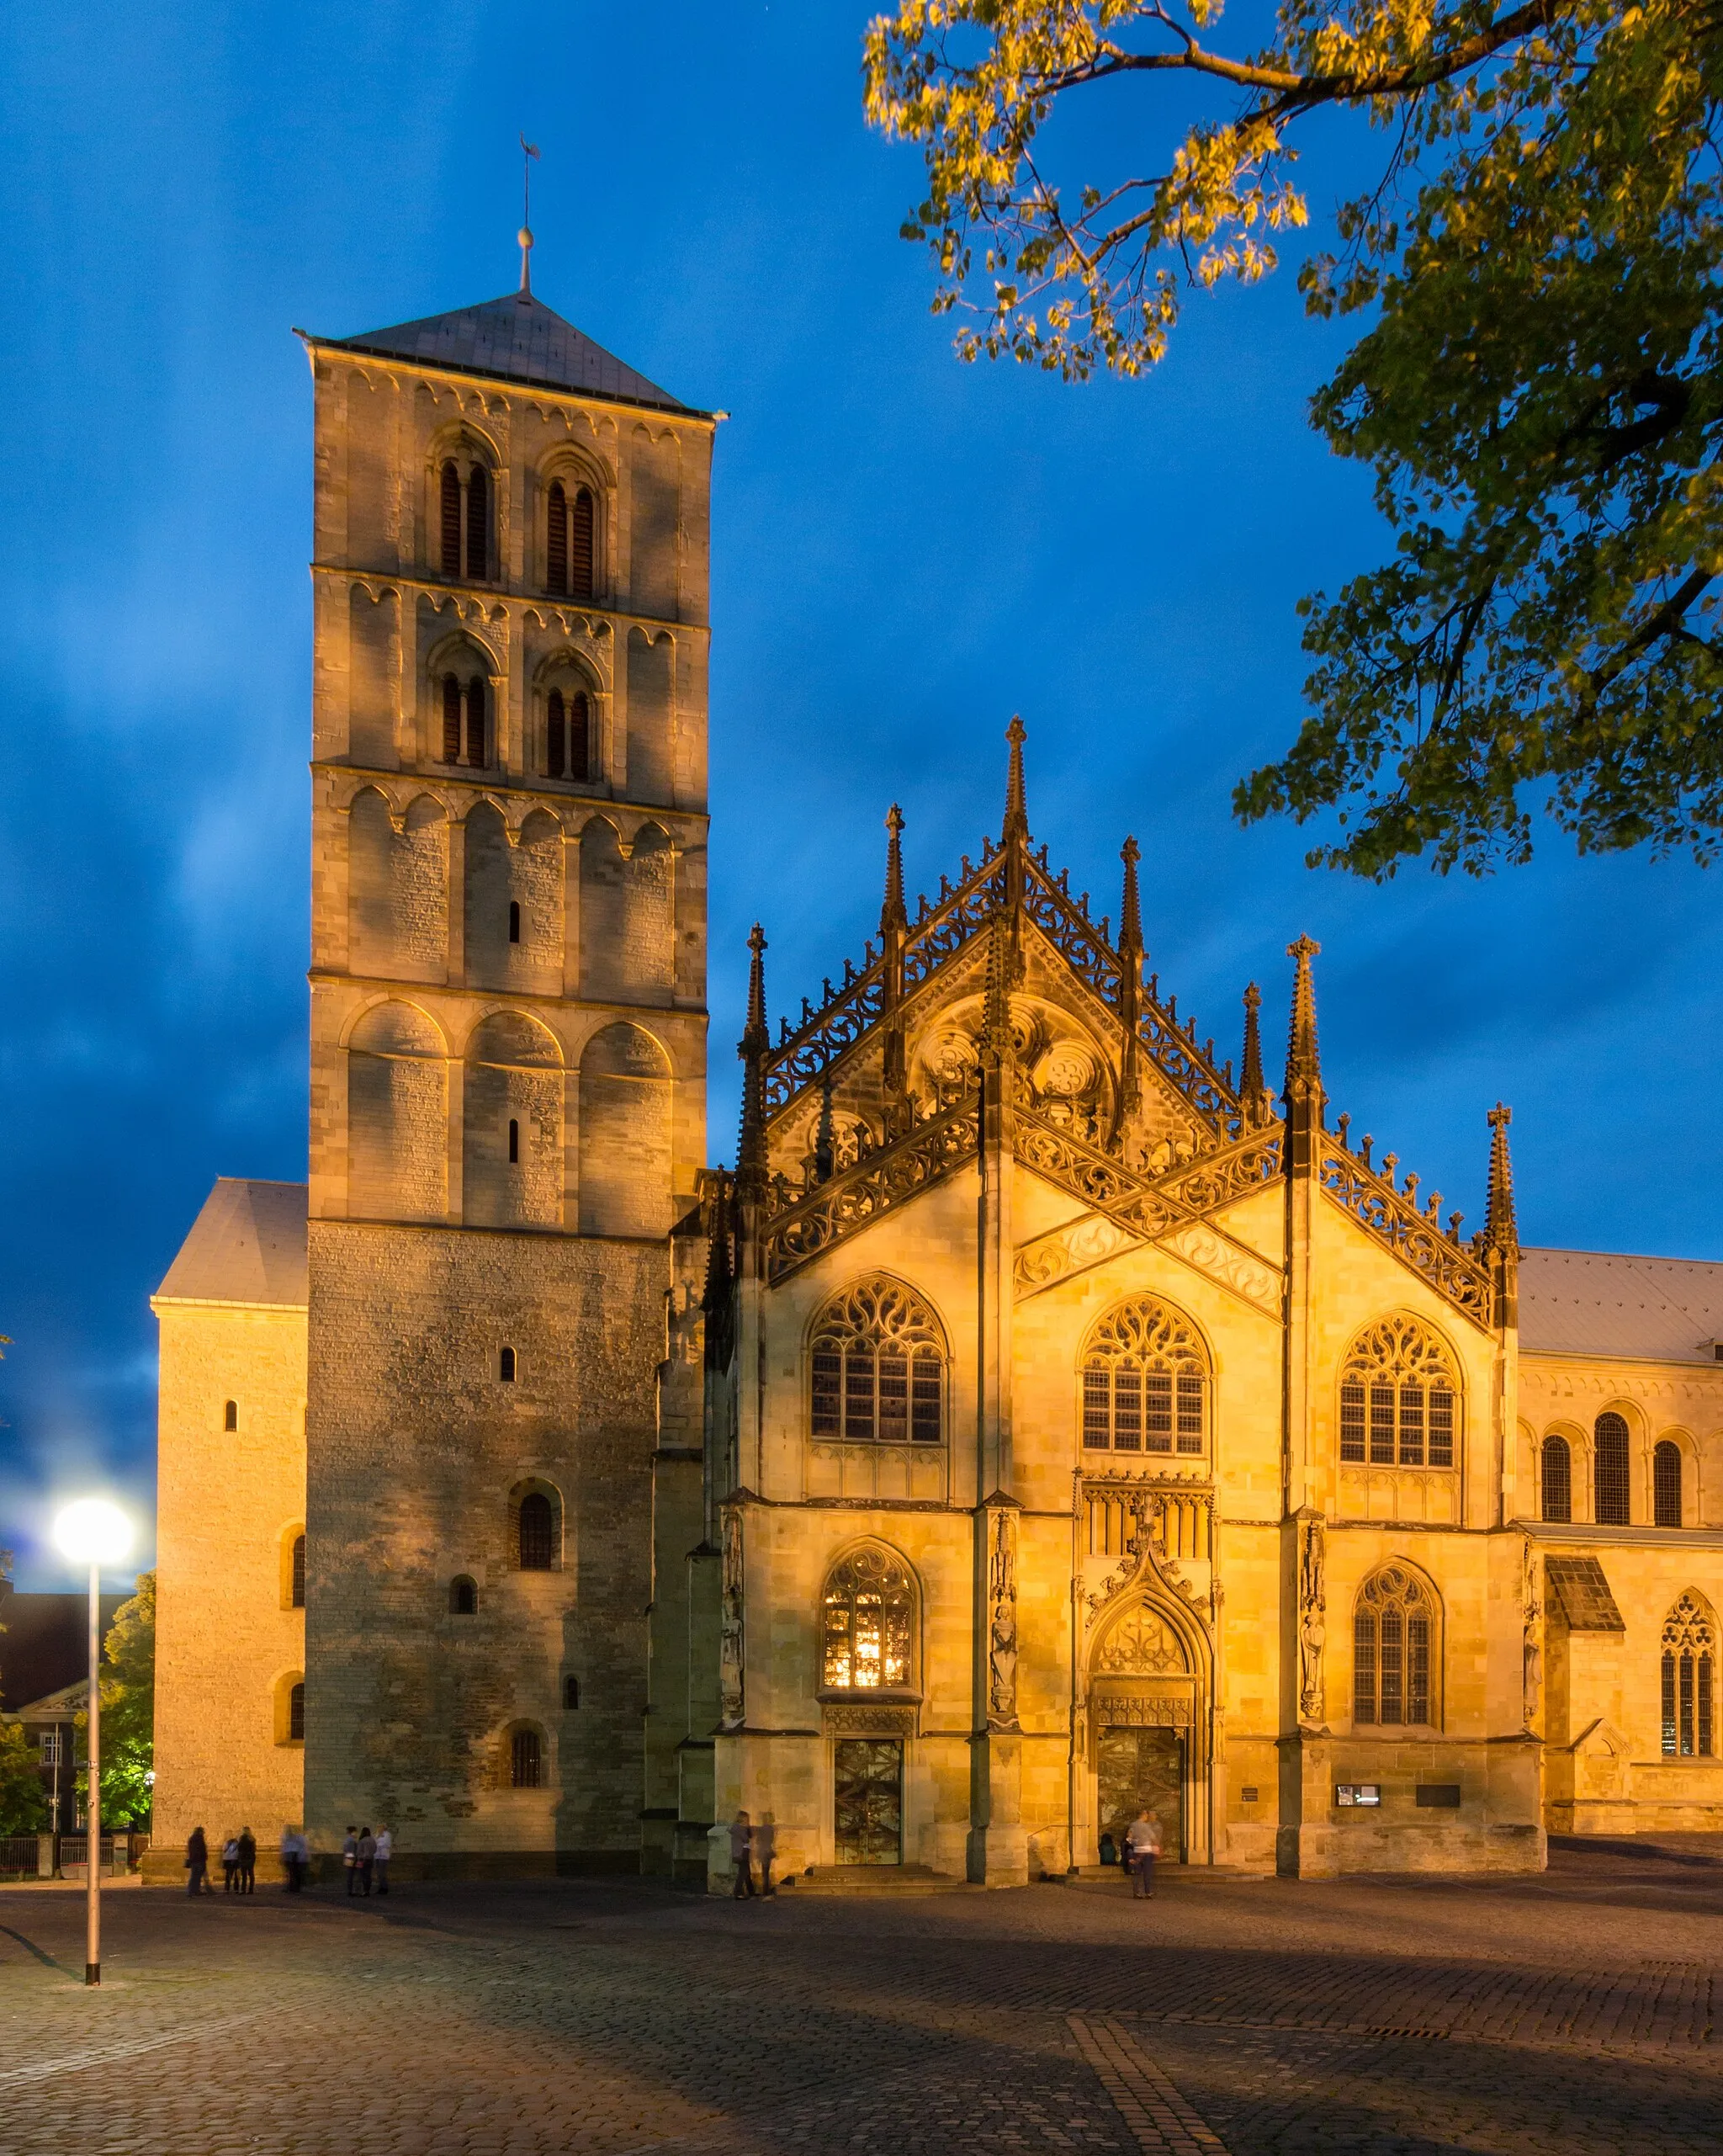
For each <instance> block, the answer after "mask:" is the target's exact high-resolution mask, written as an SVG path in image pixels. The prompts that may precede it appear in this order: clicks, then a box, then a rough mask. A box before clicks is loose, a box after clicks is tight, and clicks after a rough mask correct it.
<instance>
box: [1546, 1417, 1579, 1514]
mask: <svg viewBox="0 0 1723 2156" xmlns="http://www.w3.org/2000/svg"><path fill="white" fill-rule="evenodd" d="M1538 1484H1539V1487H1538V1512H1539V1516H1540V1518H1543V1519H1545V1520H1571V1519H1572V1517H1573V1455H1572V1452H1570V1451H1569V1449H1568V1445H1567V1439H1566V1438H1565V1437H1558V1436H1556V1435H1555V1433H1554V1432H1553V1431H1552V1432H1551V1435H1550V1436H1547V1437H1545V1440H1544V1442H1543V1444H1542V1446H1541V1447H1540V1450H1539V1453H1538Z"/></svg>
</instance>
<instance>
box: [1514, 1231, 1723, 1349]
mask: <svg viewBox="0 0 1723 2156" xmlns="http://www.w3.org/2000/svg"><path fill="white" fill-rule="evenodd" d="M1720 1340H1723V1265H1718V1264H1714V1263H1712V1262H1710V1261H1708V1260H1706V1259H1704V1258H1658V1257H1625V1256H1616V1255H1615V1254H1614V1252H1612V1251H1521V1252H1520V1256H1519V1344H1520V1346H1522V1347H1523V1348H1529V1349H1531V1350H1532V1351H1534V1352H1537V1351H1542V1352H1543V1353H1545V1354H1569V1355H1638V1356H1644V1357H1651V1358H1655V1359H1656V1360H1657V1361H1659V1362H1715V1360H1716V1359H1717V1358H1716V1353H1715V1349H1714V1348H1713V1347H1712V1346H1711V1345H1710V1343H1711V1342H1712V1341H1720Z"/></svg>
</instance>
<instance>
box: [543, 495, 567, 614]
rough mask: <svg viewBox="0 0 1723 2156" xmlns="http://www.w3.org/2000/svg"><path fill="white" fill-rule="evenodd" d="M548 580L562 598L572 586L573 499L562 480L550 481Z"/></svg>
mask: <svg viewBox="0 0 1723 2156" xmlns="http://www.w3.org/2000/svg"><path fill="white" fill-rule="evenodd" d="M544 581H545V584H546V586H547V587H548V588H549V590H550V591H551V592H554V593H555V594H556V595H557V596H558V597H561V596H562V594H563V593H565V592H566V591H567V590H568V587H569V497H568V492H567V490H566V489H565V486H563V483H562V481H560V480H559V479H554V480H552V481H551V482H550V496H549V504H548V507H547V510H546V516H545V533H544Z"/></svg>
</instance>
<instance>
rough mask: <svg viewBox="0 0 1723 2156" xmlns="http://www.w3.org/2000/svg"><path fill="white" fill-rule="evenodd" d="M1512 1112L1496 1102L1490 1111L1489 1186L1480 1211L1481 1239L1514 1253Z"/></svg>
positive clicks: (1516, 1236) (1516, 1229) (1516, 1240)
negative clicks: (1481, 1219) (1510, 1148)
mask: <svg viewBox="0 0 1723 2156" xmlns="http://www.w3.org/2000/svg"><path fill="white" fill-rule="evenodd" d="M1513 1120H1514V1111H1513V1109H1512V1108H1510V1107H1504V1106H1503V1103H1502V1102H1500V1101H1498V1102H1497V1103H1496V1105H1495V1106H1494V1107H1492V1109H1491V1110H1490V1187H1489V1196H1488V1198H1487V1202H1486V1203H1485V1208H1484V1240H1485V1241H1486V1242H1487V1243H1488V1244H1489V1245H1491V1247H1492V1249H1495V1250H1498V1251H1511V1252H1514V1253H1516V1254H1517V1252H1518V1251H1519V1223H1518V1222H1517V1221H1516V1220H1515V1219H1514V1163H1513V1161H1512V1160H1511V1159H1510V1158H1509V1157H1508V1124H1509V1123H1512V1122H1513Z"/></svg>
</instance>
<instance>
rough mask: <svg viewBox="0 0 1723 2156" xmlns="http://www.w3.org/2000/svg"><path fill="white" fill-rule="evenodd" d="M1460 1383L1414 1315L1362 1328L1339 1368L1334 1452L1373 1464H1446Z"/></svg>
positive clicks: (1440, 1346) (1455, 1431)
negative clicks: (1337, 1439)
mask: <svg viewBox="0 0 1723 2156" xmlns="http://www.w3.org/2000/svg"><path fill="white" fill-rule="evenodd" d="M1459 1431H1460V1387H1459V1380H1458V1378H1457V1376H1456V1374H1455V1366H1454V1358H1453V1357H1452V1356H1451V1355H1450V1353H1449V1351H1448V1349H1447V1347H1446V1346H1445V1345H1444V1343H1443V1342H1442V1341H1440V1340H1439V1339H1438V1338H1437V1336H1435V1334H1434V1333H1433V1332H1432V1331H1430V1330H1429V1327H1428V1326H1425V1325H1420V1324H1419V1323H1418V1320H1417V1319H1416V1318H1412V1317H1392V1318H1384V1319H1383V1320H1381V1322H1380V1323H1379V1324H1376V1325H1371V1326H1370V1327H1368V1328H1367V1330H1365V1331H1364V1332H1362V1333H1360V1336H1358V1338H1357V1339H1356V1340H1355V1341H1354V1342H1353V1344H1352V1347H1351V1350H1350V1351H1349V1354H1348V1355H1347V1357H1346V1360H1345V1362H1344V1363H1343V1364H1342V1366H1341V1370H1340V1458H1342V1460H1344V1461H1349V1462H1357V1461H1362V1462H1365V1463H1368V1464H1369V1465H1370V1466H1371V1467H1402V1468H1451V1467H1452V1466H1453V1464H1454V1458H1455V1445H1456V1443H1457V1442H1458V1440H1459Z"/></svg>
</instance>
